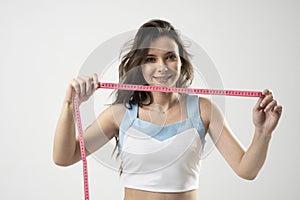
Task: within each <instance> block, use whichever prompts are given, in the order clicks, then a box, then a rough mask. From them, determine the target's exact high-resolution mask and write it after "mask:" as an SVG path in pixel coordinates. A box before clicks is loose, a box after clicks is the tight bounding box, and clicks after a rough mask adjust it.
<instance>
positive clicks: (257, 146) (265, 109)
mask: <svg viewBox="0 0 300 200" xmlns="http://www.w3.org/2000/svg"><path fill="white" fill-rule="evenodd" d="M263 95H264V97H263V98H259V99H258V101H257V103H256V105H255V106H254V108H253V123H254V126H255V132H254V137H253V139H252V143H251V145H250V147H249V148H248V150H247V151H246V152H245V153H244V155H243V157H242V159H241V162H240V166H239V167H240V169H239V170H240V173H242V174H247V175H248V176H249V178H250V179H254V178H255V177H256V175H257V174H258V172H259V171H260V169H261V167H262V166H263V164H264V162H265V160H266V156H267V150H268V146H269V142H270V139H271V137H272V132H273V131H274V130H275V128H276V126H277V124H278V121H279V119H280V116H281V113H282V106H281V105H278V104H277V101H276V100H275V99H274V98H273V95H272V92H270V91H269V90H267V89H266V90H264V91H263Z"/></svg>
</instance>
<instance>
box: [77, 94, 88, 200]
mask: <svg viewBox="0 0 300 200" xmlns="http://www.w3.org/2000/svg"><path fill="white" fill-rule="evenodd" d="M73 102H74V111H75V120H76V125H77V131H78V139H79V146H80V154H81V160H82V165H83V179H84V180H83V181H84V199H85V200H89V199H90V195H89V182H88V167H87V160H86V154H85V147H84V140H83V130H82V123H81V117H80V110H79V97H78V95H77V94H76V95H75V97H74V100H73Z"/></svg>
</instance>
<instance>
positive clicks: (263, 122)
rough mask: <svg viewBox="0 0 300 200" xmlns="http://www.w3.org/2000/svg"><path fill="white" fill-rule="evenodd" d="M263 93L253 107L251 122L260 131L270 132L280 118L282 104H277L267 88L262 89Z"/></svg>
mask: <svg viewBox="0 0 300 200" xmlns="http://www.w3.org/2000/svg"><path fill="white" fill-rule="evenodd" d="M263 95H264V97H261V98H259V100H258V101H257V103H256V105H255V106H254V108H253V123H254V125H255V128H256V129H258V130H259V131H261V132H262V133H265V134H272V132H273V131H274V129H275V128H276V126H277V124H278V121H279V119H280V116H281V113H282V106H281V105H278V104H277V101H276V100H275V99H274V98H273V95H272V92H270V91H269V90H268V89H266V90H264V91H263Z"/></svg>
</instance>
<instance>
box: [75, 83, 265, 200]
mask: <svg viewBox="0 0 300 200" xmlns="http://www.w3.org/2000/svg"><path fill="white" fill-rule="evenodd" d="M98 88H103V89H117V90H132V91H146V92H176V93H184V94H207V95H226V96H240V97H263V96H264V95H263V94H262V92H258V91H245V90H214V89H198V88H171V87H166V86H151V85H134V84H118V83H104V82H99V83H98ZM73 102H74V110H75V120H76V124H77V130H78V139H79V145H80V154H81V160H82V164H83V179H84V198H85V200H89V198H90V196H89V183H88V167H87V160H86V154H85V147H84V140H83V130H82V123H81V117H80V110H79V97H78V95H77V94H76V95H75V97H74V100H73Z"/></svg>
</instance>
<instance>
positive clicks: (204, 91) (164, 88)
mask: <svg viewBox="0 0 300 200" xmlns="http://www.w3.org/2000/svg"><path fill="white" fill-rule="evenodd" d="M98 88H104V89H118V90H133V91H146V92H177V93H184V94H207V95H225V96H239V97H263V96H264V95H263V94H262V92H259V91H246V90H215V89H199V88H172V87H167V86H151V85H134V84H119V83H104V82H99V83H98Z"/></svg>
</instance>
